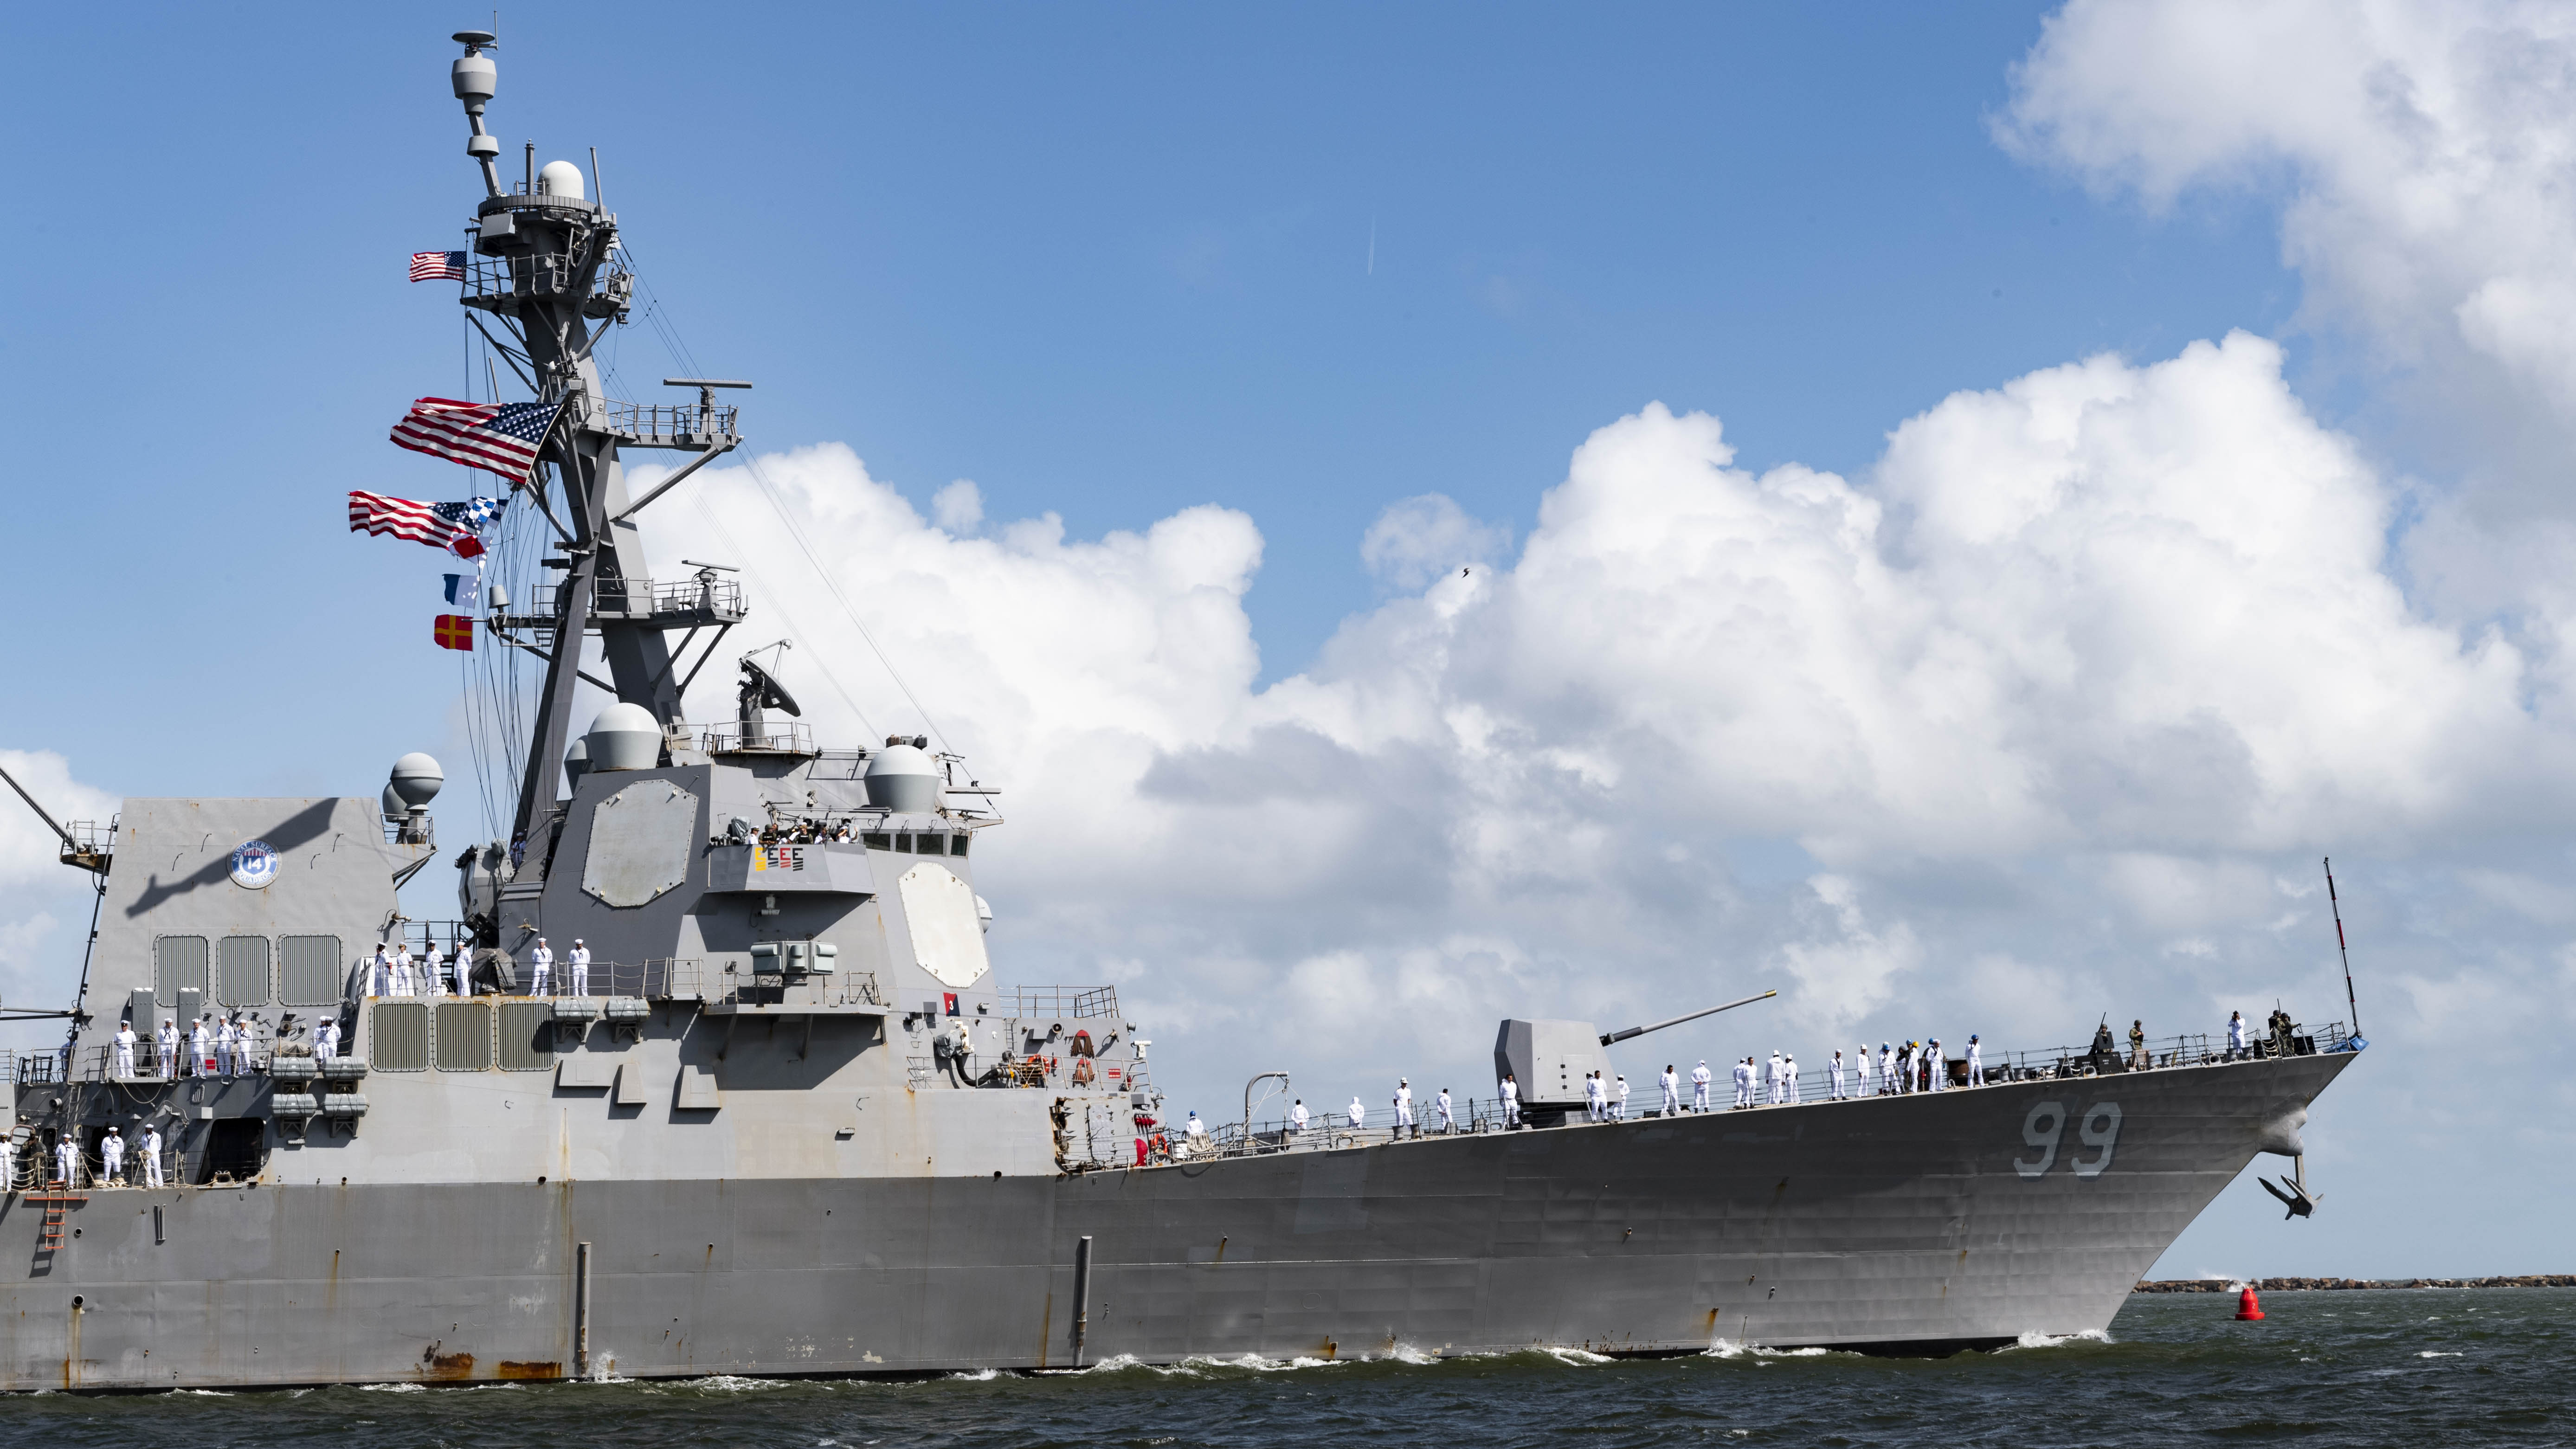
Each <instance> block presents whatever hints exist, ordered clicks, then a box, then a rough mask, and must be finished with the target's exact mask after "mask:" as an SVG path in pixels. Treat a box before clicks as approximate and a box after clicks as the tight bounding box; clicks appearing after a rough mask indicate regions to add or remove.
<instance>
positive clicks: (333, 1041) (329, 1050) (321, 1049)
mask: <svg viewBox="0 0 2576 1449" xmlns="http://www.w3.org/2000/svg"><path fill="white" fill-rule="evenodd" d="M339 1056H340V1018H338V1017H336V1016H335V1017H332V1018H331V1019H330V1020H328V1021H325V1022H323V1023H322V1026H321V1029H320V1030H318V1031H316V1032H314V1033H313V1060H315V1061H317V1062H328V1061H336V1060H338V1059H339Z"/></svg>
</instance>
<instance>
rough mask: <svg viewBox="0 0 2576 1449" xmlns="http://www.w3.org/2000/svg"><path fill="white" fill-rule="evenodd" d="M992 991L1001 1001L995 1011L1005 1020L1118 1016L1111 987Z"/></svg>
mask: <svg viewBox="0 0 2576 1449" xmlns="http://www.w3.org/2000/svg"><path fill="white" fill-rule="evenodd" d="M993 990H994V994H995V995H997V996H999V997H1000V998H1001V999H1000V1001H999V1002H998V1003H997V1004H996V1005H995V1006H994V1010H995V1011H996V1012H997V1013H998V1014H1000V1015H1002V1016H1005V1017H1018V1018H1021V1019H1023V1020H1027V1019H1030V1018H1042V1017H1065V1018H1073V1017H1114V1016H1116V1015H1118V988H1117V987H1114V986H997V987H995V988H993Z"/></svg>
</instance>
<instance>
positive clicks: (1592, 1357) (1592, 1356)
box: [1539, 1348, 1610, 1364]
mask: <svg viewBox="0 0 2576 1449" xmlns="http://www.w3.org/2000/svg"><path fill="white" fill-rule="evenodd" d="M1539 1352H1541V1353H1543V1354H1546V1355H1547V1356H1548V1357H1549V1358H1552V1359H1555V1360H1556V1361H1557V1362H1558V1363H1571V1364H1595V1363H1608V1362H1610V1355H1608V1354H1606V1353H1594V1352H1592V1351H1591V1350H1589V1349H1582V1348H1542V1349H1540V1350H1539Z"/></svg>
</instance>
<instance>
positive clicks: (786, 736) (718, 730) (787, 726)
mask: <svg viewBox="0 0 2576 1449" xmlns="http://www.w3.org/2000/svg"><path fill="white" fill-rule="evenodd" d="M698 748H699V749H701V750H704V751H706V752H707V753H708V754H710V755H729V754H737V753H759V752H764V751H765V752H770V753H775V754H782V755H810V754H812V753H814V728H813V726H811V725H809V724H807V723H805V722H804V721H803V720H797V719H791V720H772V721H769V722H767V723H765V724H760V725H755V726H753V727H751V728H749V729H745V728H744V727H743V726H742V724H741V723H740V722H738V721H737V722H734V723H729V724H720V725H703V726H700V727H699V730H698Z"/></svg>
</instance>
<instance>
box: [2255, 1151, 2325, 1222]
mask: <svg viewBox="0 0 2576 1449" xmlns="http://www.w3.org/2000/svg"><path fill="white" fill-rule="evenodd" d="M2290 1171H2291V1176H2290V1177H2289V1179H2288V1180H2286V1181H2285V1182H2283V1183H2281V1184H2279V1185H2277V1186H2276V1185H2274V1183H2273V1182H2272V1180H2271V1179H2270V1178H2268V1177H2258V1178H2256V1179H2254V1180H2255V1181H2256V1182H2259V1183H2261V1184H2263V1190H2264V1191H2265V1192H2268V1193H2270V1194H2271V1195H2272V1196H2274V1197H2277V1198H2279V1199H2280V1200H2281V1206H2283V1207H2285V1208H2288V1209H2289V1211H2288V1212H2286V1213H2283V1214H2282V1215H2281V1221H2283V1222H2285V1223H2286V1222H2288V1221H2289V1220H2290V1219H2292V1218H2304V1217H2307V1216H2310V1215H2311V1214H2313V1213H2315V1212H2316V1210H2317V1204H2318V1203H2321V1202H2323V1201H2325V1196H2324V1194H2322V1193H2313V1192H2310V1191H2308V1159H2307V1157H2306V1156H2305V1155H2301V1156H2298V1157H2293V1158H2291V1159H2290Z"/></svg>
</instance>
